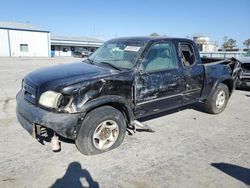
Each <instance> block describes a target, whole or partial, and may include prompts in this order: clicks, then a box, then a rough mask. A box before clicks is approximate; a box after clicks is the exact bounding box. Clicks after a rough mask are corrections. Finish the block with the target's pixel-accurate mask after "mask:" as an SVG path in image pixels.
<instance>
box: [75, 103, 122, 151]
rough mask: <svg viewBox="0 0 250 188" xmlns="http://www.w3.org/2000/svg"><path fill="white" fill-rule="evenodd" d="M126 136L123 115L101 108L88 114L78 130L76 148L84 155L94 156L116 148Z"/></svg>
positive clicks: (110, 108)
mask: <svg viewBox="0 0 250 188" xmlns="http://www.w3.org/2000/svg"><path fill="white" fill-rule="evenodd" d="M125 134H126V121H125V118H124V116H123V114H122V113H121V112H120V111H119V110H117V109H115V108H113V107H111V106H102V107H99V108H96V109H94V110H92V111H91V112H90V113H88V114H87V115H86V117H85V119H84V121H83V123H82V126H81V128H80V130H79V133H78V136H77V139H76V147H77V148H78V150H79V151H80V152H81V153H83V154H85V155H95V154H99V153H103V152H106V151H109V150H112V149H114V148H116V147H118V146H119V145H120V144H121V143H122V142H123V140H124V137H125Z"/></svg>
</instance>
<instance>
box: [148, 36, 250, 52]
mask: <svg viewBox="0 0 250 188" xmlns="http://www.w3.org/2000/svg"><path fill="white" fill-rule="evenodd" d="M150 36H153V37H157V36H160V35H159V34H158V33H151V34H150ZM243 45H244V46H246V47H247V49H249V47H250V38H249V39H246V40H245V41H244V42H243ZM236 46H237V44H236V40H234V39H232V38H228V37H227V36H225V37H224V38H223V44H222V48H223V49H233V48H235V47H236Z"/></svg>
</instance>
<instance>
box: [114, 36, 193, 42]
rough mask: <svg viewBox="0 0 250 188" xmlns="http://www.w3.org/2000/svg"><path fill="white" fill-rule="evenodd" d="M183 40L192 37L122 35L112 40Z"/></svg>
mask: <svg viewBox="0 0 250 188" xmlns="http://www.w3.org/2000/svg"><path fill="white" fill-rule="evenodd" d="M166 39H168V40H181V41H192V40H191V39H187V38H172V37H165V36H156V37H155V36H141V37H121V38H114V39H111V41H112V40H114V41H115V40H135V41H159V40H166Z"/></svg>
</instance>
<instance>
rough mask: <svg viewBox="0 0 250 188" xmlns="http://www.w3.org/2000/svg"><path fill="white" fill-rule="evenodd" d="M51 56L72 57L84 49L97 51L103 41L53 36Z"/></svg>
mask: <svg viewBox="0 0 250 188" xmlns="http://www.w3.org/2000/svg"><path fill="white" fill-rule="evenodd" d="M50 42H51V56H72V55H73V54H74V52H77V51H81V50H82V49H83V48H84V49H86V50H88V51H95V50H96V49H97V48H99V47H100V46H101V45H102V44H103V41H102V40H99V39H95V38H88V37H67V36H55V35H51V40H50Z"/></svg>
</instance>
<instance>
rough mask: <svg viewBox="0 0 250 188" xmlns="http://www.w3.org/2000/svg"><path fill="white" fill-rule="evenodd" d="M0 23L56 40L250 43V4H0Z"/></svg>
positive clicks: (110, 0)
mask: <svg viewBox="0 0 250 188" xmlns="http://www.w3.org/2000/svg"><path fill="white" fill-rule="evenodd" d="M0 21H13V22H29V23H31V24H33V25H35V26H37V27H39V28H41V29H45V30H49V31H51V32H52V33H53V34H57V35H69V36H88V37H102V38H103V39H104V40H107V39H110V38H114V37H121V36H141V35H149V34H150V33H153V32H157V33H159V34H160V35H167V36H171V37H186V36H193V35H204V36H208V37H210V38H211V40H212V41H214V42H217V43H219V44H221V43H222V41H223V37H224V36H228V37H229V38H233V39H236V40H237V44H238V45H239V47H242V42H243V41H244V40H245V39H248V38H250V0H172V1H170V0H123V1H122V0H120V1H119V0H88V1H87V0H74V1H72V0H67V1H66V0H60V1H59V0H53V1H51V0H41V1H35V0H32V1H31V0H0Z"/></svg>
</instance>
